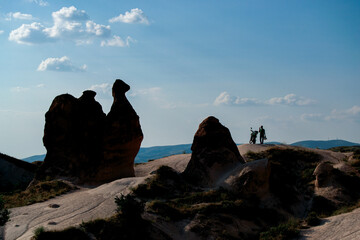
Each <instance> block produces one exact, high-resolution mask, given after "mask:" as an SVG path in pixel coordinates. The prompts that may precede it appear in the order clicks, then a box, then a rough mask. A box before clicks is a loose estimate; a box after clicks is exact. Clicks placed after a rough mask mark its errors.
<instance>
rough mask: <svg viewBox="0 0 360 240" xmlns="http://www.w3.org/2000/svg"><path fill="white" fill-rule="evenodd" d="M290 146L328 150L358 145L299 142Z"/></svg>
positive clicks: (335, 142) (340, 142) (333, 141)
mask: <svg viewBox="0 0 360 240" xmlns="http://www.w3.org/2000/svg"><path fill="white" fill-rule="evenodd" d="M290 145H292V146H299V147H307V148H319V149H329V148H333V147H350V146H357V145H360V144H359V143H353V142H348V141H345V140H325V141H313V140H308V141H300V142H295V143H292V144H290Z"/></svg>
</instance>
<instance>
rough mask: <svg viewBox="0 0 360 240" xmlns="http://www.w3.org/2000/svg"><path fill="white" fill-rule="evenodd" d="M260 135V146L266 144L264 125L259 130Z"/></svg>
mask: <svg viewBox="0 0 360 240" xmlns="http://www.w3.org/2000/svg"><path fill="white" fill-rule="evenodd" d="M259 133H260V144H264V140H266V134H265V129H264V127H263V126H262V125H261V127H260V128H259Z"/></svg>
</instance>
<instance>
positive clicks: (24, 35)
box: [9, 6, 131, 47]
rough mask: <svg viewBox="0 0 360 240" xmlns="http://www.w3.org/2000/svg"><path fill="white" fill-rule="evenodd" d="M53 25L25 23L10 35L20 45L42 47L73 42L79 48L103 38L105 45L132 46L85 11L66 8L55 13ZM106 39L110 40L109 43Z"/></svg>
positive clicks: (53, 14)
mask: <svg viewBox="0 0 360 240" xmlns="http://www.w3.org/2000/svg"><path fill="white" fill-rule="evenodd" d="M52 18H53V25H52V26H51V27H45V26H44V25H43V24H41V23H38V22H33V23H31V24H23V25H21V26H20V27H19V28H17V29H14V30H13V31H11V32H10V34H9V40H10V41H14V42H16V43H19V44H27V45H33V44H40V43H44V42H55V41H59V40H63V41H73V42H75V43H76V44H77V45H79V44H90V43H92V42H93V40H94V39H101V40H102V42H101V46H116V47H125V46H129V42H130V41H131V38H130V37H128V38H127V39H126V40H122V39H121V38H120V37H118V36H115V35H114V36H112V33H111V28H110V26H108V25H102V24H98V23H95V22H94V21H92V20H90V17H89V15H88V14H87V13H86V12H85V11H84V10H78V9H77V8H76V7H74V6H71V7H63V8H61V9H60V10H59V11H56V12H53V13H52ZM104 39H107V41H105V40H104Z"/></svg>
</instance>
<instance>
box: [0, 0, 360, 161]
mask: <svg viewBox="0 0 360 240" xmlns="http://www.w3.org/2000/svg"><path fill="white" fill-rule="evenodd" d="M359 13H360V2H359V1H350V0H349V1H342V0H336V1H334V0H322V1H320V0H319V1H311V0H305V1H304V0H294V1H287V0H283V1H280V0H279V1H277V0H276V1H267V0H266V1H265V0H263V1H260V0H251V1H250V0H248V1H246V0H225V1H218V0H216V1H215V0H209V1H200V0H198V1H196V0H195V1H187V0H184V1H167V0H153V1H147V0H142V1H136V0H131V1H130V0H127V1H124V0H122V1H111V0H108V1H100V0H92V1H88V0H87V1H85V0H78V1H72V0H66V1H59V0H58V1H52V0H11V1H10V0H2V1H0V152H3V153H5V154H8V155H12V156H15V157H19V158H23V157H27V156H31V155H35V154H43V153H45V152H46V150H45V148H44V147H43V145H42V135H43V129H44V124H45V118H44V114H45V113H46V111H47V110H48V108H49V106H50V104H51V102H52V100H53V99H54V97H55V96H57V95H59V94H63V93H70V94H72V95H74V96H75V97H80V96H81V93H82V91H84V90H86V89H93V90H95V91H96V92H97V93H98V94H97V96H96V99H97V100H98V101H99V102H100V103H101V104H102V106H103V110H104V112H106V113H107V112H108V111H109V109H110V106H111V103H112V97H111V86H112V83H113V82H114V80H115V79H117V78H120V79H122V80H124V81H125V82H127V83H128V84H129V85H130V86H131V90H130V91H129V92H128V94H127V96H128V99H129V101H130V102H131V103H132V104H133V106H134V108H135V110H136V111H137V113H138V115H139V116H140V122H141V125H142V128H143V132H144V135H145V137H144V141H143V144H142V146H143V147H149V146H156V145H172V144H181V143H191V142H192V139H193V136H194V133H195V131H196V130H197V127H198V125H199V124H200V122H201V121H202V120H203V119H204V118H206V117H207V116H210V115H213V116H215V117H217V118H219V119H220V121H221V123H223V124H224V125H225V126H227V127H228V128H229V129H230V131H231V133H232V136H233V138H234V140H235V141H236V142H238V143H243V142H247V141H248V139H249V129H250V127H253V128H258V127H259V126H260V125H264V128H265V129H266V131H267V135H268V139H269V140H270V141H280V142H284V143H292V142H295V141H299V140H307V139H313V140H315V139H318V140H327V139H336V138H339V139H345V140H349V141H354V142H360V137H359V133H360V94H359V89H360V14H359Z"/></svg>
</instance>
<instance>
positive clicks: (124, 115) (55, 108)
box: [37, 80, 143, 183]
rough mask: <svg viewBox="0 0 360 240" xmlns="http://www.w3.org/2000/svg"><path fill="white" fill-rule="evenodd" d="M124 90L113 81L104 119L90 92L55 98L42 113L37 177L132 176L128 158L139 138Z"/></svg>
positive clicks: (131, 159)
mask: <svg viewBox="0 0 360 240" xmlns="http://www.w3.org/2000/svg"><path fill="white" fill-rule="evenodd" d="M129 89H130V86H129V85H127V84H126V83H124V82H123V81H122V80H116V82H115V83H114V86H113V96H114V103H113V106H112V108H111V111H110V112H109V114H108V115H107V116H106V115H105V113H104V112H103V110H102V107H101V105H100V104H99V103H98V102H97V101H96V100H95V95H96V92H94V91H91V90H87V91H84V92H83V95H82V96H81V97H80V98H78V99H77V98H75V97H73V96H71V95H70V94H63V95H60V96H57V97H56V98H55V99H54V101H53V102H52V104H51V106H50V109H49V111H48V112H47V113H46V115H45V120H46V122H45V130H44V138H43V142H44V146H45V147H46V149H47V154H46V157H45V160H44V163H43V165H42V166H41V169H40V171H39V172H38V174H37V178H38V179H42V178H46V177H47V176H50V177H66V178H68V179H70V180H73V181H75V182H78V183H102V182H108V181H112V180H115V179H118V178H122V177H129V176H134V166H133V165H134V159H135V156H136V154H137V153H138V151H139V148H140V144H141V141H142V138H143V135H142V131H141V127H140V122H139V116H138V115H137V114H136V112H135V111H134V109H133V108H132V106H131V104H130V103H129V101H128V100H127V99H126V96H125V92H126V91H128V90H129Z"/></svg>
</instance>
